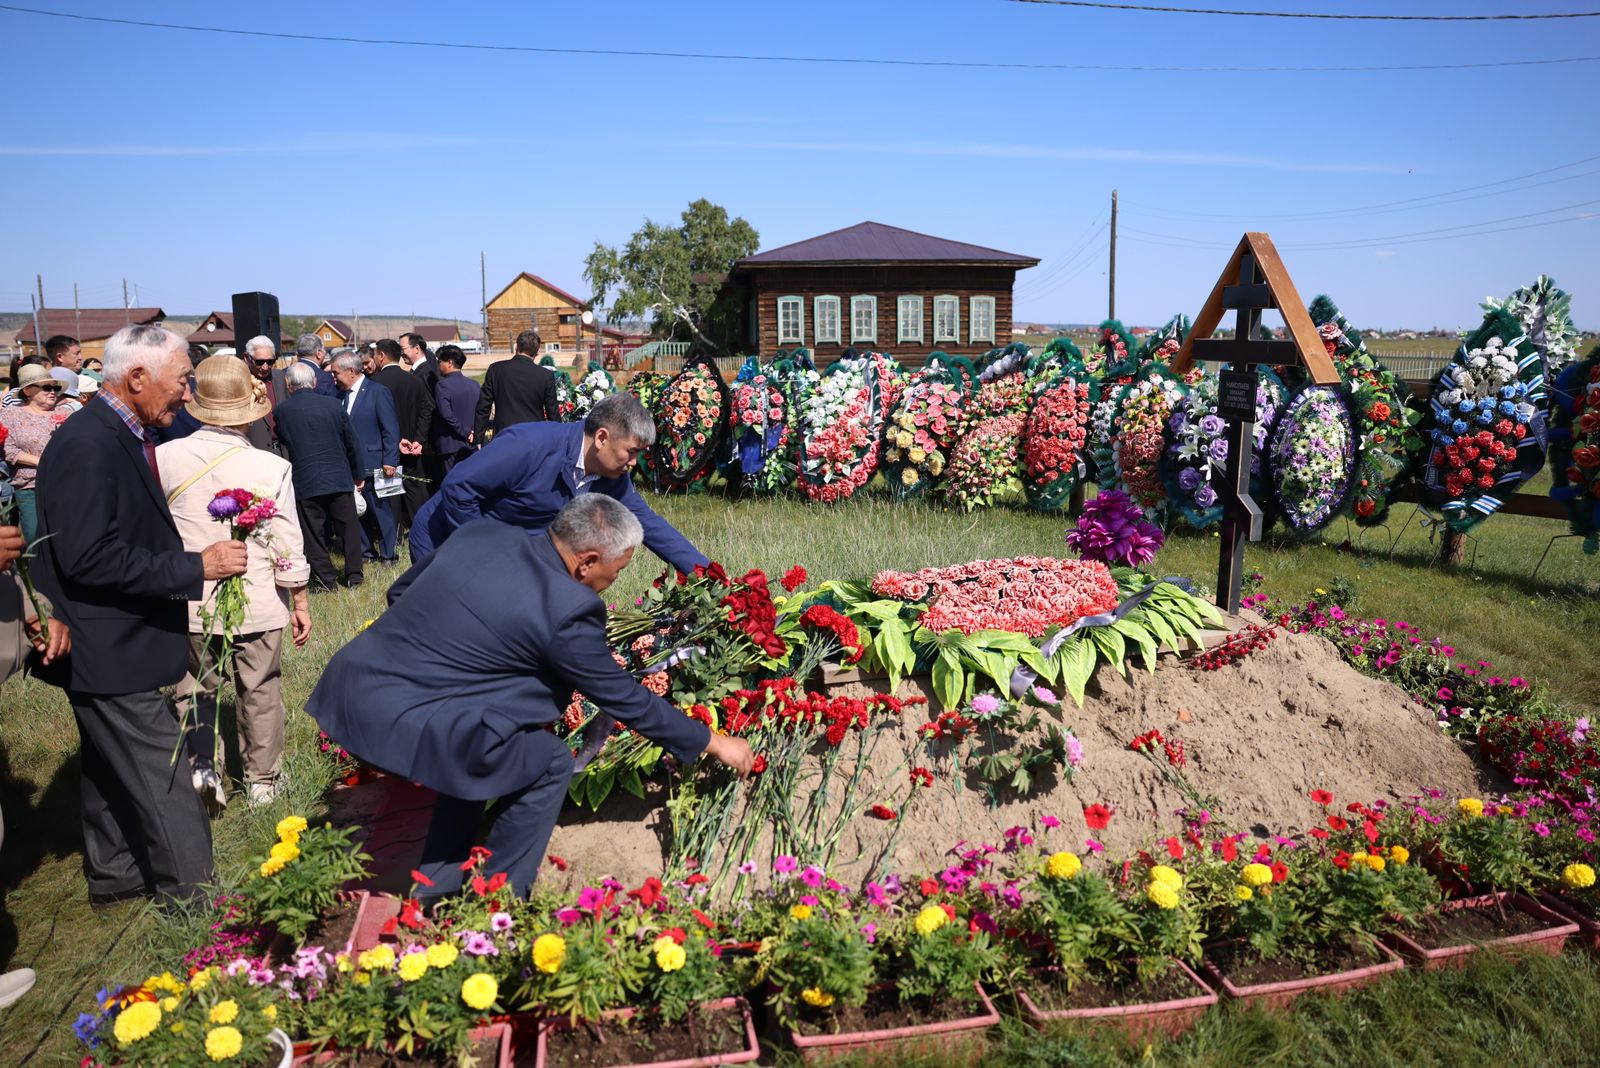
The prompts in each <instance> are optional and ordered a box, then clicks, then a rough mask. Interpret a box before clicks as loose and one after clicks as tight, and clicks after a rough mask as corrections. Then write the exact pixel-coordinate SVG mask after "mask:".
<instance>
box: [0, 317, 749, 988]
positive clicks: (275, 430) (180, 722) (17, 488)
mask: <svg viewBox="0 0 1600 1068" xmlns="http://www.w3.org/2000/svg"><path fill="white" fill-rule="evenodd" d="M539 344H540V342H539V337H538V335H537V334H536V333H534V332H533V331H527V332H525V333H523V334H521V335H519V336H518V337H517V339H516V346H515V349H516V351H515V355H514V356H513V358H512V359H510V360H507V361H502V362H500V363H497V364H495V365H493V366H491V367H490V368H489V370H488V374H487V377H486V380H485V383H484V385H483V386H482V387H481V388H480V387H479V385H478V384H477V383H476V382H475V381H473V379H472V378H471V377H469V376H468V375H466V374H465V373H464V368H465V365H466V357H465V355H464V353H463V352H462V350H461V349H460V348H459V347H458V346H455V345H444V346H442V347H440V348H439V349H438V350H437V351H436V352H434V351H430V350H429V348H428V346H427V344H426V342H425V341H424V339H423V338H421V337H420V336H419V335H416V334H407V335H404V336H403V337H401V338H400V339H398V340H395V339H387V338H386V339H383V340H380V341H377V342H373V343H371V344H368V345H366V346H363V347H361V348H358V349H356V350H354V351H346V352H341V353H339V354H337V355H331V354H330V353H328V352H327V350H326V349H325V348H324V345H323V343H322V341H321V339H320V338H318V337H317V336H316V335H314V334H307V335H305V336H303V337H301V338H300V339H299V341H298V343H297V344H296V347H295V351H294V352H293V353H288V354H280V353H279V352H278V345H277V343H276V342H275V341H274V339H272V338H269V337H265V336H262V337H256V338H252V339H251V340H250V341H248V342H247V343H246V344H245V345H244V347H243V355H242V356H234V355H215V356H213V355H209V353H208V351H207V350H206V349H204V348H203V347H201V346H190V345H187V344H186V343H185V342H184V341H183V339H182V338H180V337H179V336H178V335H176V334H174V333H172V332H171V331H168V330H166V329H165V328H163V327H160V326H155V325H132V326H127V327H124V328H123V329H122V330H120V331H118V332H117V333H116V334H115V335H113V336H112V337H111V338H110V339H109V340H108V341H107V342H106V345H105V354H104V357H103V359H102V360H96V361H93V366H91V365H90V361H88V360H85V359H83V356H82V350H81V347H80V346H79V344H78V343H77V342H76V341H75V340H74V339H72V338H67V337H57V338H51V339H50V340H49V341H48V342H46V345H45V355H44V357H42V358H39V359H27V360H23V361H21V362H20V364H19V365H18V366H16V367H14V368H13V387H12V389H11V390H10V391H8V392H7V393H6V394H5V397H4V404H3V405H0V437H3V439H4V448H5V458H6V461H7V464H8V465H9V468H8V469H7V470H6V471H4V472H0V489H3V490H5V491H6V492H7V493H8V494H9V499H11V500H13V501H14V507H11V508H10V509H9V510H8V511H7V512H0V579H3V580H4V581H0V672H3V673H4V674H10V673H12V672H14V671H16V670H18V669H19V668H20V667H22V666H24V665H26V666H27V668H28V670H30V671H31V672H32V673H33V674H34V675H35V676H36V677H37V678H39V679H41V680H43V681H45V682H47V683H50V684H53V685H58V686H60V687H61V688H63V689H64V690H65V691H66V693H67V697H68V699H69V701H70V703H71V706H72V711H73V716H74V718H75V720H76V722H77V726H78V731H79V738H80V755H81V765H82V780H81V792H80V804H81V822H82V828H83V837H84V847H83V848H84V869H85V874H86V878H87V882H88V888H89V896H90V900H91V903H93V904H95V905H97V906H98V905H106V904H110V903H114V902H119V901H124V900H128V899H132V898H140V897H153V898H155V899H157V900H158V901H162V902H183V901H189V900H192V899H194V898H195V897H197V896H199V895H201V894H203V893H204V892H205V888H206V887H207V886H209V885H210V884H212V882H213V880H214V871H213V868H212V855H211V835H210V825H209V820H208V818H207V816H208V809H209V810H210V815H215V814H216V812H217V811H218V810H219V809H220V808H221V806H222V805H224V804H225V803H226V802H227V799H228V787H227V777H226V768H227V764H226V762H225V760H224V759H223V745H222V741H221V739H220V738H219V732H218V729H217V724H218V719H217V698H218V693H219V691H220V688H221V684H222V683H223V681H224V680H227V681H231V682H232V684H233V686H234V689H235V693H236V702H235V703H236V712H237V716H236V719H237V725H238V731H237V752H238V756H239V766H240V767H241V768H242V771H243V779H242V785H243V787H244V796H245V798H246V801H247V803H248V804H250V805H260V804H266V803H270V802H271V801H272V800H273V799H274V798H275V797H277V796H278V795H279V794H280V793H281V790H282V786H283V783H282V779H281V775H282V764H283V747H284V728H285V721H286V717H287V711H286V709H285V706H284V700H283V696H282V686H281V680H282V660H283V653H284V646H285V644H286V641H287V643H288V644H291V645H293V646H296V647H298V646H303V645H304V644H305V643H306V641H307V640H308V639H309V638H310V636H311V633H312V627H313V617H314V614H315V613H314V611H313V603H312V598H311V595H313V594H326V593H336V592H337V591H338V589H339V587H340V584H341V582H342V585H343V586H345V587H354V586H359V585H361V583H362V582H363V578H364V574H365V567H366V565H369V564H370V565H375V566H378V567H384V566H388V565H393V564H396V563H397V562H398V561H399V559H400V552H399V547H400V544H401V542H402V540H405V541H406V542H407V545H408V549H409V554H410V557H411V565H412V566H411V568H410V570H409V571H407V572H406V573H405V574H404V575H401V576H398V577H397V579H396V581H394V582H393V583H392V585H391V588H390V591H389V604H390V606H391V607H390V609H389V611H387V612H385V613H384V615H383V616H382V617H381V618H380V619H379V620H378V622H377V624H376V625H374V626H373V627H371V628H369V629H368V630H367V631H366V632H364V633H363V634H362V635H361V636H359V637H358V638H357V639H356V640H355V641H354V642H352V643H351V644H349V645H347V646H345V648H344V649H342V650H341V651H340V652H339V653H338V654H336V655H335V657H334V659H333V661H332V662H331V663H330V664H329V666H328V668H327V670H326V671H325V672H324V674H323V677H322V679H321V681H320V683H319V685H318V686H317V688H316V691H315V693H314V694H313V696H312V699H311V700H310V701H309V702H308V703H307V711H308V712H310V713H311V714H312V715H313V716H314V717H315V718H316V719H317V720H318V721H319V722H320V723H321V724H322V726H323V728H324V729H326V730H327V731H328V732H329V733H330V735H332V736H333V737H334V738H335V740H336V741H339V742H340V743H341V744H342V745H343V746H344V747H345V748H347V749H348V750H350V751H351V752H352V753H354V754H355V755H356V756H357V757H359V758H361V759H363V760H366V761H367V762H369V763H371V764H372V765H374V766H376V767H378V768H380V769H382V770H387V771H390V772H393V773H396V774H401V775H405V776H406V777H408V778H411V779H413V780H415V781H418V782H422V783H424V784H428V785H433V786H434V787H435V788H436V789H437V790H439V791H440V793H441V795H442V796H441V801H440V803H439V806H438V807H437V809H436V811H435V815H434V823H433V827H432V829H431V831H430V834H429V838H428V845H427V850H426V853H425V857H424V859H425V862H426V867H427V869H428V870H429V871H433V872H436V873H439V874H441V877H442V876H443V874H444V873H445V872H446V871H447V870H448V869H450V868H452V867H453V866H454V865H456V864H458V863H459V861H460V860H461V859H462V858H464V857H465V856H466V855H467V853H468V850H469V848H470V847H471V845H472V843H473V835H474V833H475V831H476V830H477V824H478V820H477V818H476V815H475V813H478V814H481V812H482V808H483V804H484V803H485V801H487V800H490V799H498V801H497V803H496V806H495V808H494V809H493V812H494V814H495V815H496V817H497V818H496V825H495V826H496V829H494V830H492V831H491V842H492V843H493V844H494V847H497V849H496V851H497V853H499V854H502V859H501V860H500V861H498V862H497V866H499V870H502V871H506V872H507V873H508V875H509V877H510V878H511V879H512V881H513V883H514V884H515V885H516V886H517V887H518V889H520V890H525V889H526V888H527V886H528V884H529V883H531V881H532V878H533V873H534V872H535V871H536V870H537V865H538V860H539V857H540V856H541V855H542V853H543V850H544V844H545V842H546V841H547V840H548V838H549V833H550V830H551V829H552V828H553V827H554V825H555V821H556V817H557V814H558V812H559V808H560V803H561V799H562V798H563V797H564V796H565V793H566V791H565V784H566V781H567V779H568V778H570V776H571V774H572V767H571V760H570V756H571V754H570V752H567V751H566V750H565V748H564V747H562V746H560V745H559V744H558V745H556V746H555V748H556V749H560V750H561V752H560V753H557V752H555V751H554V749H552V747H551V745H550V742H551V741H552V740H553V739H554V736H553V735H550V734H549V733H548V732H547V731H546V729H545V728H546V727H547V726H548V725H549V724H550V723H552V722H554V721H555V720H556V719H557V718H559V717H560V715H561V714H562V712H563V711H564V709H565V707H566V705H567V703H568V702H569V701H570V699H571V695H572V693H573V691H575V690H578V689H580V688H581V689H582V690H583V692H584V693H585V694H587V695H588V696H589V698H590V699H591V700H593V701H595V702H596V703H597V704H599V705H600V707H601V708H602V710H603V711H604V712H606V713H608V714H609V715H610V716H612V717H614V718H616V719H618V720H621V721H622V722H624V723H629V724H631V725H633V726H634V727H635V728H636V729H638V730H640V731H641V732H642V733H644V734H646V735H647V736H649V737H652V738H655V739H656V740H657V741H658V742H660V744H662V745H664V746H666V747H668V748H669V749H670V750H671V751H673V752H674V753H676V754H678V755H679V757H680V758H682V759H683V760H685V761H689V760H692V759H694V758H696V757H698V756H699V755H700V754H701V753H702V752H703V753H707V754H710V755H712V756H713V757H715V758H716V759H718V760H721V761H722V762H724V763H726V764H728V765H729V766H731V767H733V768H735V769H736V770H737V771H739V772H741V773H748V772H749V770H750V766H751V761H752V759H753V758H752V756H751V754H750V752H749V748H748V746H746V745H744V743H742V742H738V741H737V740H735V739H728V738H724V737H721V736H717V735H714V734H709V733H708V732H706V731H705V730H704V728H703V726H701V725H700V724H698V723H696V722H694V721H692V720H688V719H686V718H685V717H684V716H682V715H681V714H679V713H678V712H677V711H676V710H675V709H672V708H671V707H670V706H668V705H666V704H665V702H663V701H661V699H660V698H658V697H655V696H654V695H652V694H650V693H649V692H648V691H647V690H645V689H643V688H642V687H641V686H640V685H639V684H638V683H637V682H636V681H635V680H633V679H632V678H631V677H629V676H627V675H626V674H625V673H623V672H622V670H621V669H620V668H618V667H617V666H616V665H615V663H614V662H613V661H612V659H611V657H610V654H609V652H608V651H607V650H606V647H605V637H604V621H605V610H604V605H603V603H602V602H601V601H600V599H599V596H598V594H599V592H601V591H603V590H605V589H606V588H607V587H608V586H609V585H610V584H611V583H612V582H613V581H614V580H615V579H616V577H617V575H618V574H619V573H620V572H621V571H622V569H623V568H625V567H626V566H627V565H628V563H629V561H630V560H631V559H632V557H633V553H634V550H635V548H636V547H637V546H638V545H639V544H640V543H641V542H642V543H643V544H644V545H646V546H647V547H649V548H650V549H652V550H653V551H654V552H655V553H656V554H657V555H659V556H661V557H662V558H663V559H664V560H666V561H668V562H669V563H671V564H672V565H673V566H675V567H677V568H679V569H681V570H684V571H689V570H692V569H693V568H695V567H696V566H700V565H705V564H707V563H709V561H708V560H707V558H706V557H705V556H704V554H702V553H701V552H700V551H699V550H698V549H696V548H695V547H694V545H692V544H691V543H690V542H689V541H688V539H686V538H684V537H683V536H682V535H681V534H679V533H678V532H677V531H676V530H674V529H673V528H672V527H671V526H670V524H668V523H666V522H665V521H664V520H662V519H661V518H660V517H659V516H657V515H655V513H654V512H652V511H651V509H650V508H649V506H648V505H646V504H645V502H644V501H643V500H642V499H641V498H640V497H639V495H638V493H637V492H635V490H634V489H633V485H632V481H631V478H630V471H631V468H632V466H633V464H634V461H635V460H637V458H638V457H639V455H640V453H641V452H642V451H643V450H644V449H646V448H648V447H649V446H650V445H651V444H652V443H653V441H654V439H655V426H654V423H653V422H652V420H651V417H650V415H649V413H648V412H647V411H646V410H645V409H644V407H643V406H642V405H641V404H640V403H639V401H638V400H637V399H636V398H635V397H633V396H632V395H630V394H626V393H619V394H614V395H612V396H610V397H607V398H604V399H603V400H601V401H599V402H598V403H596V404H595V405H594V407H593V409H592V410H591V411H590V412H589V414H588V415H587V416H586V418H585V420H584V422H582V423H569V424H562V423H558V422H556V421H555V420H556V419H557V417H558V409H557V406H556V399H555V398H556V382H555V378H554V375H553V374H552V373H551V371H550V370H549V369H548V368H545V367H541V366H539V365H538V364H537V362H536V357H537V355H538V351H539ZM69 377H71V378H73V379H74V381H73V382H72V383H70V385H72V386H74V387H75V389H69V388H68V387H69V382H68V378H69ZM68 405H70V408H68V407H67V406H68ZM232 491H244V492H247V493H248V494H249V496H250V500H251V501H252V502H254V503H252V505H251V507H252V510H253V512H254V516H253V519H252V524H253V528H252V529H251V530H250V531H249V532H248V533H247V534H246V535H244V536H242V537H240V538H237V539H236V537H235V536H234V535H233V533H232V529H233V528H230V527H229V526H224V525H222V524H221V523H219V522H218V520H219V519H228V517H229V515H231V514H232V513H231V512H230V511H229V510H228V509H223V510H222V511H223V513H224V514H219V511H218V509H217V507H216V502H217V500H218V498H219V495H223V496H226V495H228V494H229V493H230V492H232ZM263 500H265V501H270V502H271V504H270V506H262V505H261V504H260V503H259V502H261V501H263ZM10 516H14V517H15V518H10ZM453 546H458V548H453ZM24 547H26V551H27V554H28V556H29V558H30V560H31V574H32V576H33V579H34V582H35V584H36V585H37V587H38V589H39V591H41V592H42V594H43V602H42V604H41V605H39V606H37V607H36V605H35V603H34V601H33V600H32V599H31V598H24V597H23V596H22V591H21V587H20V586H19V585H18V584H17V583H16V582H15V581H14V576H15V571H16V563H15V562H16V560H17V559H18V557H19V556H20V555H22V554H23V552H24ZM486 556H488V557H493V558H495V559H496V564H497V566H495V567H490V568H485V567H484V566H483V561H484V559H485V558H486ZM336 557H337V558H339V559H341V560H342V562H343V569H342V571H343V573H342V575H341V574H340V573H339V568H338V567H337V566H336V564H335V559H336ZM7 571H10V572H12V574H11V575H4V574H3V573H4V572H7ZM471 576H476V577H475V578H474V577H471ZM234 578H239V580H240V581H239V582H238V583H233V584H230V586H229V587H228V588H229V589H230V590H237V589H240V588H242V590H243V597H244V604H243V608H242V611H239V612H237V613H235V617H234V618H231V620H230V624H229V626H228V627H227V628H226V629H225V631H224V632H223V633H219V632H218V628H217V625H216V622H215V613H214V607H215V604H216V597H215V591H216V590H217V586H218V584H219V583H221V582H223V581H224V580H229V579H234ZM483 580H487V581H488V585H487V586H484V587H483V588H482V589H479V590H478V591H477V596H474V597H470V598H469V597H466V596H465V595H464V594H463V592H462V591H463V590H466V589H467V587H468V586H469V585H471V584H472V583H478V584H479V585H482V582H483ZM507 594H511V596H507ZM4 674H0V678H3V677H4ZM607 722H609V720H607ZM563 754H565V756H563ZM463 769H466V771H465V773H463ZM24 972H26V969H21V970H18V971H17V972H12V973H6V974H5V975H4V976H0V1006H3V1005H5V1004H8V1003H9V1001H11V1000H14V999H15V998H16V997H20V996H21V994H22V993H24V992H25V991H26V989H27V987H28V986H29V985H31V984H32V981H33V980H32V976H31V974H28V975H24V974H23V973H24Z"/></svg>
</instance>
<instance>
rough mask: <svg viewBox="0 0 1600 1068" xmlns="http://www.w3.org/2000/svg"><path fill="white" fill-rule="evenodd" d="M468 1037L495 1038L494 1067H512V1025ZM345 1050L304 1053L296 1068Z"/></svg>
mask: <svg viewBox="0 0 1600 1068" xmlns="http://www.w3.org/2000/svg"><path fill="white" fill-rule="evenodd" d="M468 1037H470V1038H471V1039H472V1041H474V1042H477V1041H479V1040H480V1039H485V1038H493V1039H494V1040H495V1059H494V1068H511V1064H512V1057H511V1027H510V1026H509V1025H508V1024H503V1023H497V1024H489V1025H488V1026H487V1027H475V1028H473V1029H472V1031H471V1033H470V1034H469V1036H468ZM343 1052H344V1051H342V1050H339V1049H337V1048H330V1049H324V1050H320V1051H318V1052H316V1053H306V1054H302V1055H300V1056H298V1057H296V1058H295V1059H294V1068H301V1066H302V1065H315V1064H326V1063H328V1062H330V1061H333V1060H334V1059H336V1058H337V1057H339V1056H340V1055H341V1053H343ZM399 1063H402V1064H403V1063H405V1062H404V1061H400V1062H399ZM478 1063H479V1066H480V1068H487V1066H486V1065H485V1062H483V1061H479V1062H478Z"/></svg>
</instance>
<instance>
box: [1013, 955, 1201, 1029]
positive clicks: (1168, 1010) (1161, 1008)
mask: <svg viewBox="0 0 1600 1068" xmlns="http://www.w3.org/2000/svg"><path fill="white" fill-rule="evenodd" d="M1173 963H1174V964H1176V965H1177V966H1178V970H1179V971H1180V972H1181V973H1182V974H1183V975H1185V976H1187V977H1188V979H1189V981H1190V982H1191V983H1193V984H1194V985H1195V986H1197V987H1199V988H1200V989H1201V990H1203V991H1205V993H1203V994H1196V995H1194V996H1192V997H1186V998H1168V999H1167V1000H1166V1001H1144V1002H1139V1003H1138V1004H1134V1005H1101V1006H1095V1007H1091V1008H1083V1009H1041V1008H1039V1006H1038V1005H1037V1004H1036V1003H1035V1002H1034V1000H1033V999H1032V998H1030V997H1029V996H1028V992H1027V990H1025V989H1024V988H1023V987H1021V986H1016V987H1014V988H1013V993H1015V994H1016V998H1017V1002H1018V1003H1019V1004H1020V1005H1021V1006H1022V1011H1023V1014H1024V1018H1025V1019H1026V1020H1027V1022H1028V1023H1029V1024H1031V1025H1032V1026H1034V1027H1036V1028H1038V1029H1039V1030H1041V1031H1042V1030H1044V1029H1045V1027H1046V1026H1048V1025H1049V1024H1051V1023H1054V1022H1058V1021H1077V1022H1081V1023H1105V1024H1111V1025H1114V1026H1115V1027H1117V1028H1119V1029H1120V1030H1121V1031H1122V1032H1123V1033H1124V1034H1126V1035H1127V1036H1128V1037H1129V1038H1132V1039H1140V1038H1146V1037H1148V1036H1150V1035H1153V1034H1157V1033H1160V1034H1165V1035H1167V1036H1168V1037H1170V1038H1177V1037H1178V1036H1179V1035H1181V1034H1183V1033H1184V1032H1185V1031H1187V1030H1189V1028H1191V1027H1193V1026H1194V1025H1195V1024H1196V1023H1198V1022H1199V1020H1200V1017H1202V1016H1204V1015H1205V1013H1206V1010H1207V1009H1209V1008H1211V1007H1212V1006H1213V1005H1215V1004H1216V1003H1217V1002H1218V1001H1219V1000H1220V999H1219V997H1218V995H1217V992H1216V991H1215V990H1213V989H1211V987H1210V986H1209V985H1207V983H1206V981H1205V980H1204V979H1202V978H1200V976H1198V975H1196V974H1195V972H1194V969H1192V968H1190V967H1189V966H1188V965H1187V964H1185V963H1183V961H1181V960H1174V961H1173ZM1045 971H1046V972H1047V973H1048V972H1053V971H1055V969H1053V968H1051V969H1045Z"/></svg>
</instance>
